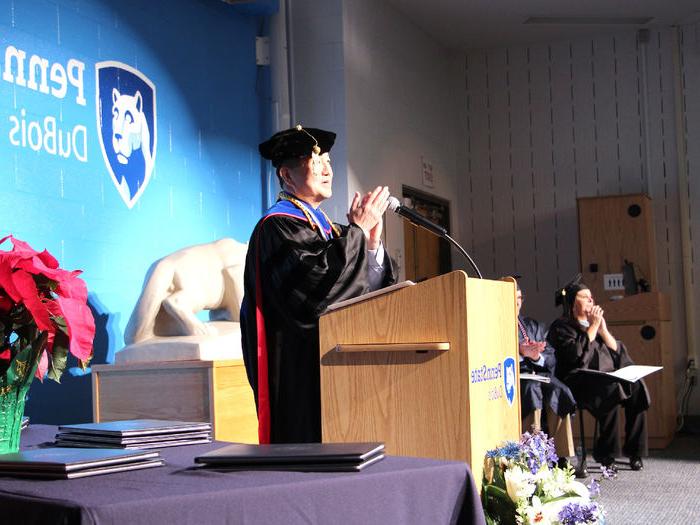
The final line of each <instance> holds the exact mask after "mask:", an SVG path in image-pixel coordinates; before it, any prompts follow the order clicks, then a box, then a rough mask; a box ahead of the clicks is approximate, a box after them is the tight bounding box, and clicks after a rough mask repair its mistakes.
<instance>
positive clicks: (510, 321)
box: [320, 271, 520, 483]
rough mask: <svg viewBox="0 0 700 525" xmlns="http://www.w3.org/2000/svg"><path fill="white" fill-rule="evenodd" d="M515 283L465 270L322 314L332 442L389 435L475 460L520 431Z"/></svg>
mask: <svg viewBox="0 0 700 525" xmlns="http://www.w3.org/2000/svg"><path fill="white" fill-rule="evenodd" d="M515 312H516V308H515V287H514V284H513V283H512V282H502V281H490V280H485V279H470V278H467V275H466V274H465V273H464V272H462V271H456V272H452V273H449V274H446V275H442V276H439V277H435V278H433V279H429V280H427V281H424V282H422V283H419V284H416V285H414V286H409V287H406V288H401V289H399V290H396V291H393V292H390V293H386V294H383V295H379V296H376V297H373V298H371V299H368V300H366V301H362V302H358V303H355V304H352V305H350V306H347V307H344V308H341V309H338V310H334V311H332V312H328V313H326V314H324V315H323V316H321V320H320V354H321V355H320V358H321V407H322V424H323V441H324V442H338V441H383V442H385V443H386V449H387V452H388V453H389V454H397V455H405V456H420V457H429V458H439V459H448V460H460V461H466V462H467V463H469V464H470V466H471V469H472V472H473V473H474V478H475V479H476V480H477V483H479V482H480V481H481V476H482V467H483V458H484V453H485V452H486V451H487V450H488V449H491V448H494V447H496V446H498V445H500V444H501V442H502V441H504V440H513V441H517V440H518V438H519V437H520V398H519V389H518V388H519V372H518V357H517V346H518V344H517V343H518V338H517V325H516V321H515V316H516V313H515Z"/></svg>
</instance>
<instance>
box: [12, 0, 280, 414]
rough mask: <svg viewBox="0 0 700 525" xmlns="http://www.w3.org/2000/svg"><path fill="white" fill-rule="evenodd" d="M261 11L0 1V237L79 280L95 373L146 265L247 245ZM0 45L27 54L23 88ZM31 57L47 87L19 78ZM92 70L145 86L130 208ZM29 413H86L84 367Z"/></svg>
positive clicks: (40, 389) (255, 182)
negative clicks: (147, 146) (140, 175)
mask: <svg viewBox="0 0 700 525" xmlns="http://www.w3.org/2000/svg"><path fill="white" fill-rule="evenodd" d="M260 4H261V5H262V8H261V9H260V10H259V11H257V12H256V11H255V9H252V10H251V9H250V5H248V10H247V11H241V10H237V9H235V8H233V7H231V6H230V5H228V4H226V3H224V2H222V1H220V0H206V1H205V0H199V1H197V0H171V1H169V2H163V3H161V2H144V1H136V0H121V1H114V0H112V1H110V0H101V1H100V0H82V1H81V0H14V1H8V0H0V60H1V61H2V62H1V65H2V72H3V73H4V75H2V78H0V177H1V178H2V179H1V180H2V188H3V191H2V192H1V193H0V235H5V234H7V233H12V234H14V235H15V236H17V237H18V238H20V239H23V240H26V241H27V242H29V243H30V244H31V245H32V246H33V247H34V248H36V249H44V248H46V249H48V250H49V251H50V252H51V253H53V254H54V255H55V256H56V257H57V258H58V260H59V262H60V264H61V266H62V267H63V268H67V269H81V270H83V271H84V274H83V277H84V279H85V281H86V282H87V286H88V290H89V293H90V295H89V301H90V303H91V306H92V308H93V311H94V313H95V316H96V320H97V334H96V338H95V358H94V360H93V363H94V364H98V363H105V362H112V361H113V358H114V353H115V352H116V351H118V350H119V349H120V348H122V346H123V338H122V334H123V331H124V327H125V325H126V322H127V320H128V318H129V315H130V313H131V310H132V308H133V306H134V304H135V302H136V299H137V297H138V294H139V292H140V290H141V286H142V283H143V278H144V275H145V272H146V270H147V269H148V267H149V266H150V265H151V263H152V262H153V261H154V260H156V259H158V258H160V257H162V256H163V255H165V254H167V253H170V252H172V251H174V250H177V249H179V248H182V247H184V246H188V245H191V244H196V243H202V242H209V241H212V240H214V239H217V238H221V237H224V236H227V237H233V238H235V239H237V240H239V241H243V242H245V241H247V239H248V237H249V235H250V232H251V230H252V228H253V226H254V225H255V223H256V221H257V220H258V218H259V217H260V215H261V212H262V200H263V197H262V193H263V189H262V187H261V162H260V160H259V156H258V153H257V144H258V142H259V141H260V139H261V138H264V137H263V136H264V135H266V134H267V132H268V130H266V129H263V128H264V126H262V125H261V122H263V117H262V116H261V115H263V116H264V114H265V111H267V108H263V107H262V104H261V101H262V103H263V104H264V103H265V100H266V98H267V97H268V96H269V87H268V86H267V83H268V81H267V75H266V74H264V73H263V74H261V72H260V71H258V69H259V68H258V67H257V66H256V65H255V36H256V34H260V32H261V31H264V28H265V21H266V19H265V18H264V16H263V15H265V14H267V13H269V11H270V10H272V9H274V6H275V5H276V3H272V2H270V1H264V2H261V3H260ZM13 48H14V49H16V50H17V52H20V51H24V53H25V54H26V57H25V62H24V67H25V69H24V80H25V81H26V82H25V84H26V85H24V86H22V85H20V84H21V83H22V82H21V80H19V79H20V78H21V75H20V71H19V70H18V64H19V61H20V60H19V59H18V58H17V57H16V55H13V53H14V50H13ZM8 50H9V51H8ZM32 55H36V57H37V59H45V60H46V61H48V66H47V68H46V70H47V71H48V72H49V78H48V79H47V81H46V82H45V88H48V91H49V92H48V93H43V92H41V82H40V80H41V79H40V76H37V85H36V86H35V87H34V88H33V87H32V86H31V85H29V82H28V81H29V74H30V72H29V60H30V57H32ZM13 56H14V57H13ZM105 61H116V62H121V63H123V64H125V65H127V66H129V67H130V68H133V69H135V70H137V71H138V72H140V73H141V74H142V75H144V76H145V77H147V78H148V79H149V80H150V82H152V84H153V85H154V86H155V106H156V125H155V129H156V130H157V142H156V150H155V164H154V168H153V171H152V174H151V176H150V179H149V181H148V183H147V185H146V187H145V189H144V190H143V192H142V194H141V196H140V198H139V199H138V200H137V201H136V202H135V203H133V207H131V208H129V207H128V206H127V205H126V203H125V201H124V200H123V199H122V197H121V196H120V195H119V193H118V191H117V189H116V186H115V184H114V183H113V181H112V177H111V176H110V171H109V168H108V165H107V163H106V160H105V156H104V155H103V152H102V148H101V146H100V139H99V137H100V132H99V128H98V118H97V111H96V99H97V98H98V97H97V96H96V70H95V65H96V64H97V63H99V62H105ZM8 62H9V64H10V66H9V69H8ZM81 68H84V69H83V70H82V83H81V82H80V81H79V80H80V71H81ZM36 71H37V72H41V68H38V69H37V70H36ZM51 71H54V75H53V76H52V75H50V72H51ZM62 71H63V72H65V73H66V74H65V77H66V80H65V82H64V81H63V80H62ZM8 75H9V76H8ZM64 85H65V93H64V92H63V91H64V90H63V86H64ZM45 91H46V89H45ZM110 92H111V89H110ZM103 125H106V124H105V123H104V122H103ZM109 125H110V126H111V123H109ZM54 130H55V131H54ZM69 133H70V136H71V141H74V142H75V147H73V144H72V143H71V150H70V152H68V151H67V140H66V139H67V137H68V134H69ZM59 135H60V137H61V139H62V142H63V144H62V145H63V154H61V153H59V152H58V147H57V144H56V143H55V142H53V140H54V139H53V138H52V137H54V136H55V140H56V141H57V140H58V137H59ZM110 136H111V135H109V134H108V137H110ZM153 138H154V137H152V139H153ZM111 147H112V144H111V141H109V140H107V143H106V144H105V148H106V149H108V148H111ZM112 157H113V155H112ZM69 366H75V361H71V362H70V363H69ZM27 414H28V415H29V416H30V418H31V419H32V421H35V422H47V423H59V422H80V421H86V420H90V419H91V393H90V375H89V373H88V374H86V375H81V373H80V371H79V370H77V369H75V368H73V369H72V370H71V373H66V374H64V378H63V380H62V384H61V385H56V384H55V383H53V382H52V381H48V380H47V381H45V382H44V383H43V384H40V383H39V382H38V381H35V382H34V384H33V386H32V388H31V390H30V399H29V402H28V405H27Z"/></svg>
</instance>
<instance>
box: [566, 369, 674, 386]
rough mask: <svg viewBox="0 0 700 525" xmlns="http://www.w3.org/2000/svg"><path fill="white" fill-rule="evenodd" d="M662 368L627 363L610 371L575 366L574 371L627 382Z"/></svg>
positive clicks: (637, 379)
mask: <svg viewBox="0 0 700 525" xmlns="http://www.w3.org/2000/svg"><path fill="white" fill-rule="evenodd" d="M662 368H663V367H662V366H648V365H629V366H624V367H622V368H620V369H619V370H613V371H612V372H601V371H600V370H591V369H589V368H577V369H576V370H575V371H574V372H577V373H584V374H597V375H606V376H609V377H614V378H616V379H620V380H622V381H627V382H628V383H635V382H637V381H639V380H640V379H642V378H643V377H646V376H648V375H649V374H653V373H654V372H658V371H659V370H661V369H662Z"/></svg>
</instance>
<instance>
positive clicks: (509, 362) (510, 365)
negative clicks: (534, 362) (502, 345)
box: [503, 357, 515, 405]
mask: <svg viewBox="0 0 700 525" xmlns="http://www.w3.org/2000/svg"><path fill="white" fill-rule="evenodd" d="M503 383H504V385H503V386H504V387H505V390H506V399H507V400H508V404H509V405H512V404H513V400H514V399H515V359H513V358H512V357H506V358H505V360H504V361H503Z"/></svg>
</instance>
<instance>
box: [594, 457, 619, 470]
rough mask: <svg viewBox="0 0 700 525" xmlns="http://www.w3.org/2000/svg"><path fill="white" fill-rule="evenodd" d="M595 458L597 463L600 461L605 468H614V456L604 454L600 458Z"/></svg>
mask: <svg viewBox="0 0 700 525" xmlns="http://www.w3.org/2000/svg"><path fill="white" fill-rule="evenodd" d="M595 460H596V461H597V462H598V463H600V464H601V465H602V466H604V467H605V468H613V469H614V468H616V467H615V458H614V457H612V456H606V457H604V458H601V459H598V458H595Z"/></svg>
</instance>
